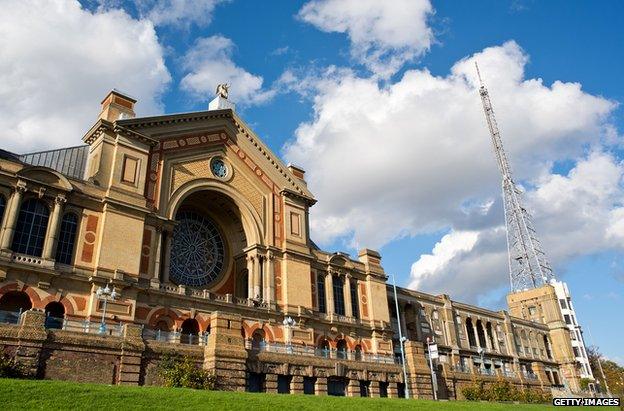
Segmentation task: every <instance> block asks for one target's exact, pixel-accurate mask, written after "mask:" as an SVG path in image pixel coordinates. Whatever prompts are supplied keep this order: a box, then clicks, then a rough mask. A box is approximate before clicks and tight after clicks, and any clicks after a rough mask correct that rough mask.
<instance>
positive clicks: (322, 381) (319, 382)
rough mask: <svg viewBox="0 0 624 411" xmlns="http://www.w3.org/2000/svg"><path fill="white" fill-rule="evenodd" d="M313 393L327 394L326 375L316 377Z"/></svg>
mask: <svg viewBox="0 0 624 411" xmlns="http://www.w3.org/2000/svg"><path fill="white" fill-rule="evenodd" d="M314 394H316V395H327V377H317V378H316V384H314Z"/></svg>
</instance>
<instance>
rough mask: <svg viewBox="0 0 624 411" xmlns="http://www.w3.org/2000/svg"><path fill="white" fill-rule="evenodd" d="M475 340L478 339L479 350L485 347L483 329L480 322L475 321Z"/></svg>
mask: <svg viewBox="0 0 624 411" xmlns="http://www.w3.org/2000/svg"><path fill="white" fill-rule="evenodd" d="M477 338H479V346H480V347H481V348H485V347H487V345H486V342H485V330H484V329H483V323H482V322H481V320H477Z"/></svg>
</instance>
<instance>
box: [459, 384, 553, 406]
mask: <svg viewBox="0 0 624 411" xmlns="http://www.w3.org/2000/svg"><path fill="white" fill-rule="evenodd" d="M461 392H462V394H463V395H464V398H465V399H466V400H468V401H519V402H525V403H529V404H543V403H548V402H550V401H551V400H552V398H551V396H550V394H549V393H544V392H542V391H541V390H534V389H529V388H524V389H518V388H516V387H515V386H514V385H513V384H511V383H510V382H509V381H506V380H504V379H502V378H500V379H498V380H497V381H496V382H494V383H492V384H490V385H489V386H486V385H485V381H478V380H473V381H472V383H471V384H470V385H466V386H464V387H462V389H461Z"/></svg>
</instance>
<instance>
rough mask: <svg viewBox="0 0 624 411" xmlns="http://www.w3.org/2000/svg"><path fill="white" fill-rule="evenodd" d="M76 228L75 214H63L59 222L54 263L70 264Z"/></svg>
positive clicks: (76, 218)
mask: <svg viewBox="0 0 624 411" xmlns="http://www.w3.org/2000/svg"><path fill="white" fill-rule="evenodd" d="M77 228H78V217H76V214H74V213H65V215H64V216H63V220H61V229H60V231H59V238H58V245H57V247H56V262H58V263H61V264H71V263H72V260H73V257H74V243H75V242H76V230H77Z"/></svg>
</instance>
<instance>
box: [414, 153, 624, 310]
mask: <svg viewBox="0 0 624 411" xmlns="http://www.w3.org/2000/svg"><path fill="white" fill-rule="evenodd" d="M623 177H624V164H622V163H618V161H617V160H616V159H615V158H614V157H612V156H611V155H608V154H605V153H592V154H590V155H589V156H588V157H587V158H584V159H582V160H581V161H579V162H578V163H577V165H576V166H575V167H574V168H573V169H572V170H571V171H570V172H569V173H568V175H567V176H561V175H557V174H549V175H547V176H545V177H542V178H541V179H540V181H539V182H538V186H537V188H536V189H535V190H532V191H529V192H527V193H526V196H525V197H526V204H527V205H528V206H529V208H530V209H531V210H532V211H533V212H534V214H535V215H534V220H535V226H536V229H537V230H538V236H539V237H540V238H541V240H542V244H543V247H544V249H545V250H546V252H547V254H548V257H549V258H550V259H551V260H552V262H553V263H554V264H555V267H563V266H565V262H566V261H569V260H570V259H571V258H573V257H576V256H579V255H588V254H592V253H595V252H597V251H603V250H609V249H614V248H619V249H622V247H624V241H623V240H624V229H621V228H622V226H621V224H622V221H621V220H618V219H617V218H616V219H614V218H613V216H614V215H616V216H619V217H620V218H621V217H622V216H624V206H623V205H622V204H623V200H624V185H623V184H622V178H623ZM499 206H500V204H499ZM614 220H615V221H614ZM470 235H471V236H476V237H477V241H466V240H465V236H466V232H463V231H453V232H451V233H450V234H448V235H446V236H445V237H443V238H442V239H441V240H440V242H438V243H437V244H436V245H435V247H434V249H433V251H432V253H431V254H427V255H422V256H421V257H420V259H419V260H418V261H416V262H415V263H414V264H412V268H411V282H410V287H413V288H418V289H421V290H426V291H431V292H434V293H438V292H446V293H449V292H450V294H451V295H453V296H454V297H455V298H459V299H461V300H468V301H472V302H475V301H477V300H478V298H479V297H481V296H483V295H484V294H485V293H486V292H487V291H488V290H490V289H492V288H497V287H501V286H508V284H509V282H508V268H507V243H506V240H505V231H504V226H502V225H498V226H492V227H486V228H483V229H481V230H480V231H478V232H476V233H474V232H470ZM472 238H473V237H469V239H472ZM555 275H557V276H560V275H561V272H555ZM586 298H587V297H586Z"/></svg>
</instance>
